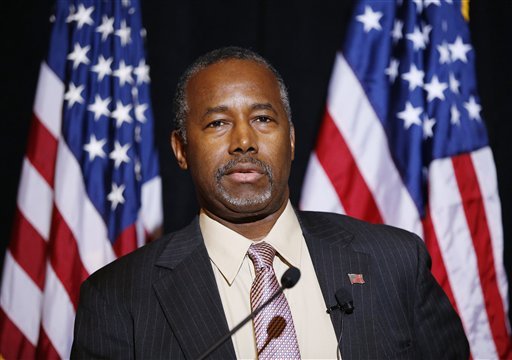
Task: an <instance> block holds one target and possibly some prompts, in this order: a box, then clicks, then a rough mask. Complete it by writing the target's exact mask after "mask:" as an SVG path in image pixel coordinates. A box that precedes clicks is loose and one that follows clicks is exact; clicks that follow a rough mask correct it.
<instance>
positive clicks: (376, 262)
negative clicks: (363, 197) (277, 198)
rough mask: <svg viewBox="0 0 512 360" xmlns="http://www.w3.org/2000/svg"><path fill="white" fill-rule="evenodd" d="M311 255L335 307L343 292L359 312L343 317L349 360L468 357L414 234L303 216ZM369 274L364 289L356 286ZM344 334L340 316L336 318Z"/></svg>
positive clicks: (325, 216) (345, 219) (328, 217)
mask: <svg viewBox="0 0 512 360" xmlns="http://www.w3.org/2000/svg"><path fill="white" fill-rule="evenodd" d="M299 220H300V221H301V226H302V228H303V230H304V236H305V238H306V243H307V244H308V249H309V252H310V254H311V258H312V260H313V264H314V265H315V269H316V273H317V277H318V281H319V283H320V287H321V288H322V292H323V294H324V297H325V299H326V303H327V304H328V305H332V304H335V303H336V302H335V297H334V293H335V292H336V290H337V289H339V288H341V287H342V286H344V287H346V288H348V289H349V291H351V293H352V297H353V302H354V307H355V310H354V312H353V313H352V314H350V315H345V316H344V318H343V338H342V348H341V350H342V358H343V359H345V360H346V359H468V358H469V347H468V342H467V339H466V337H465V335H464V331H463V328H462V324H461V322H460V319H459V317H458V316H457V314H456V313H455V311H454V310H453V308H452V306H451V305H450V303H449V301H448V298H447V297H446V295H445V294H444V292H443V291H442V290H441V288H440V287H439V285H438V284H437V282H436V281H435V280H434V278H433V277H432V275H431V273H430V271H429V268H430V258H429V256H428V253H427V251H426V249H425V246H424V245H423V242H422V241H421V240H420V239H419V238H418V237H417V236H416V235H414V234H412V233H409V232H406V231H404V230H400V229H397V228H393V227H390V226H386V225H371V226H368V225H367V224H366V223H363V222H361V221H359V220H355V219H353V218H349V217H347V216H343V215H335V214H328V213H314V212H309V213H300V216H299ZM348 273H356V274H363V276H364V279H365V284H354V285H352V284H351V283H350V280H349V277H348V276H347V274H348ZM332 320H333V325H334V328H335V331H336V334H337V335H338V336H340V334H341V326H342V321H341V320H342V319H341V313H340V312H334V313H333V314H332Z"/></svg>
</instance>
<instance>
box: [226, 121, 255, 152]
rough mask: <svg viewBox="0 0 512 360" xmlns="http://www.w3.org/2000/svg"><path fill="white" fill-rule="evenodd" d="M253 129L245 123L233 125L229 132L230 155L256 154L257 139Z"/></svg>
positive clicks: (240, 122)
mask: <svg viewBox="0 0 512 360" xmlns="http://www.w3.org/2000/svg"><path fill="white" fill-rule="evenodd" d="M257 138H258V137H257V134H256V132H255V129H254V128H253V127H252V126H251V124H250V123H248V122H246V121H239V122H236V123H235V126H234V127H233V129H232V131H231V143H230V147H229V153H230V154H246V153H257V152H258V141H257V140H258V139H257Z"/></svg>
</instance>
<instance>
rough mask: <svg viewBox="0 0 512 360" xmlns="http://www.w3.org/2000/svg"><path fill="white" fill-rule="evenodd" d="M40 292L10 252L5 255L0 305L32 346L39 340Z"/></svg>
mask: <svg viewBox="0 0 512 360" xmlns="http://www.w3.org/2000/svg"><path fill="white" fill-rule="evenodd" d="M42 295H43V294H42V292H41V290H40V289H39V287H38V286H37V285H36V284H35V283H34V282H33V281H32V279H31V278H30V277H29V276H28V275H27V273H26V272H25V271H24V270H23V268H22V267H21V266H20V265H19V264H18V263H17V262H16V260H14V258H13V257H12V255H11V252H10V251H9V250H7V252H6V253H5V260H4V269H3V274H2V291H1V293H0V305H1V306H2V309H3V310H4V312H5V313H6V314H7V316H9V319H11V321H12V322H13V323H14V325H16V327H17V328H18V329H19V330H20V331H21V332H22V333H23V335H25V337H26V338H27V340H28V341H30V343H31V344H32V345H34V346H36V345H37V341H38V339H39V319H41V304H42Z"/></svg>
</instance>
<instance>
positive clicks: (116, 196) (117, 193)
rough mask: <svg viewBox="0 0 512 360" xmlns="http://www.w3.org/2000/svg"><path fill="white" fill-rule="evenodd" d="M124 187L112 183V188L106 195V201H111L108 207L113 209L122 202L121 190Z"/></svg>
mask: <svg viewBox="0 0 512 360" xmlns="http://www.w3.org/2000/svg"><path fill="white" fill-rule="evenodd" d="M124 189H125V185H124V184H123V185H121V186H119V187H118V186H117V185H116V184H115V183H112V190H111V191H110V193H109V194H108V195H107V199H108V201H110V202H112V204H111V206H110V208H111V209H112V210H115V209H116V208H117V205H119V204H124V196H123V191H124Z"/></svg>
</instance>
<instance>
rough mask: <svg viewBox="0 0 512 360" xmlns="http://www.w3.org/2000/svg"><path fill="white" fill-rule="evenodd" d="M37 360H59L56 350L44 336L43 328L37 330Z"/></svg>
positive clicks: (46, 336)
mask: <svg viewBox="0 0 512 360" xmlns="http://www.w3.org/2000/svg"><path fill="white" fill-rule="evenodd" d="M36 358H37V359H45V360H48V359H59V360H60V356H59V354H58V353H57V350H55V348H54V347H53V344H52V342H51V340H50V338H49V337H48V335H46V331H44V329H43V327H41V329H40V330H39V342H38V343H37V355H36Z"/></svg>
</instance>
